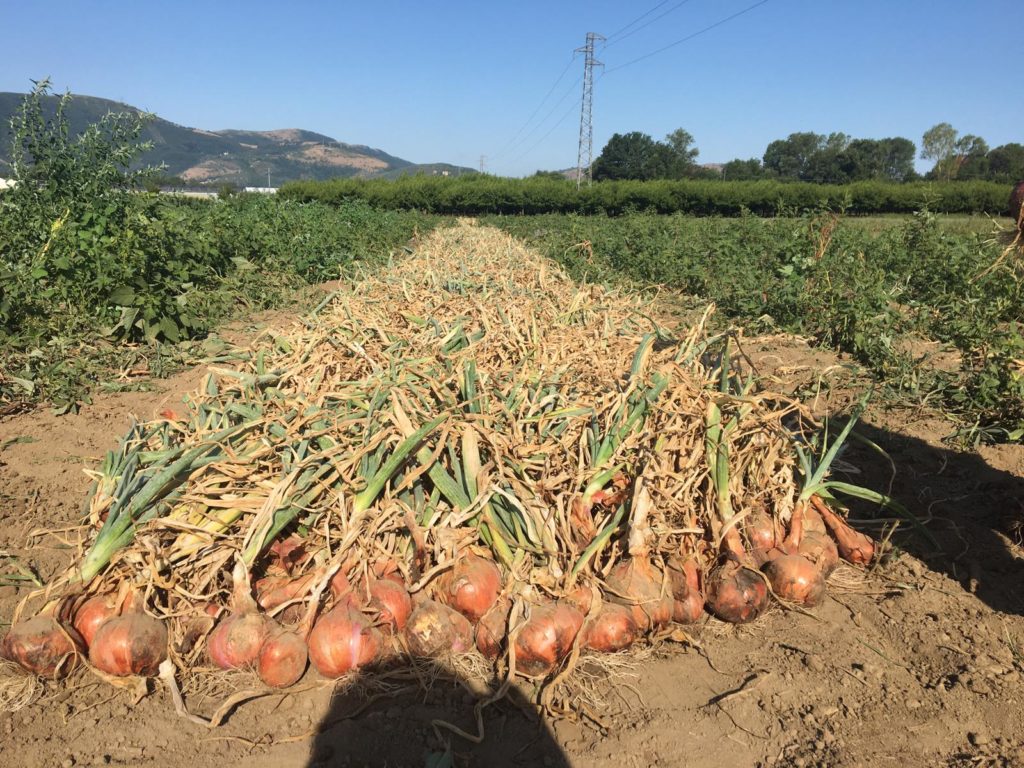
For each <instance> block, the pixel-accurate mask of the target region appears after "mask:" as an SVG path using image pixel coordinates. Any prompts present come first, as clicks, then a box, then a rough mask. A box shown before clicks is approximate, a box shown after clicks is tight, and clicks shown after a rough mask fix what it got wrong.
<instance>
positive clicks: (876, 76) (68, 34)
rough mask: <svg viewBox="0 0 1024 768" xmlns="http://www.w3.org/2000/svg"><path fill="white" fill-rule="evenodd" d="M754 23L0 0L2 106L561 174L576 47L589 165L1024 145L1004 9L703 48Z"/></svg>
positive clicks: (799, 23) (771, 35)
mask: <svg viewBox="0 0 1024 768" xmlns="http://www.w3.org/2000/svg"><path fill="white" fill-rule="evenodd" d="M755 2H756V0H684V1H683V2H681V3H680V2H679V0H667V1H666V2H659V0H635V1H634V2H623V1H622V0H619V1H613V0H589V1H586V2H584V1H583V0H518V1H516V2H508V1H507V0H506V1H504V2H495V1H493V0H475V1H467V0H433V1H432V2H431V1H429V0H428V1H423V0H420V1H419V2H413V1H412V0H408V1H406V2H401V1H400V0H373V1H372V2H366V1H365V0H362V1H360V2H348V1H345V2H342V1H340V0H339V1H337V2H302V1H301V0H297V1H296V2H269V1H257V0H248V1H247V2H238V1H235V0H204V1H203V2H195V1H194V0H171V1H167V2H155V1H148V2H147V1H145V0H143V1H141V2H140V1H138V0H136V1H135V2H127V1H117V0H93V1H92V2H85V0H78V1H75V0H49V1H45V2H40V3H35V2H25V1H24V0H0V19H3V24H4V30H5V31H4V34H3V35H2V39H3V49H2V51H0V91H25V90H27V89H28V88H29V85H30V84H29V80H30V79H38V78H40V77H43V76H46V75H49V76H51V77H52V78H53V81H54V84H55V86H56V89H57V90H60V91H62V90H64V89H65V88H67V89H70V90H71V91H72V92H73V93H75V92H77V93H83V94H88V95H93V96H103V97H107V98H112V99H117V100H119V101H124V102H127V103H129V104H132V105H134V106H138V107H142V108H144V109H148V110H150V111H153V112H156V113H157V114H159V115H160V116H161V117H163V118H166V119H168V120H172V121H174V122H176V123H181V124H184V125H188V126H193V127H198V128H207V129H219V128H245V129H256V130H261V129H272V128H305V129H308V130H313V131H317V132H320V133H324V134H327V135H329V136H332V137H334V138H336V139H338V140H340V141H346V142H350V143H356V144H369V145H371V146H374V147H378V148H380V149H383V150H385V151H386V152H389V153H391V154H394V155H397V156H399V157H403V158H405V159H407V160H411V161H413V162H452V163H457V164H460V165H469V166H473V167H476V166H478V165H479V162H480V156H481V155H485V156H486V160H485V163H486V166H485V167H486V169H487V170H488V171H490V172H494V173H500V174H510V175H524V174H529V173H532V172H533V171H534V170H536V169H538V168H543V169H556V168H565V167H569V166H574V165H575V164H576V142H577V136H578V132H579V101H580V93H581V85H580V83H579V78H580V77H581V75H582V71H583V63H582V59H581V58H580V57H577V58H576V59H575V60H573V49H574V48H576V47H578V46H580V45H582V44H583V42H584V37H585V35H586V33H587V32H589V31H593V32H598V33H602V34H604V35H606V36H608V38H609V40H608V43H607V45H606V46H603V47H602V46H598V51H597V57H598V59H599V60H600V61H602V62H604V64H605V67H604V69H605V73H604V74H603V75H601V74H599V75H598V79H597V82H596V85H595V89H594V111H593V115H594V153H595V156H596V154H597V153H598V152H599V151H600V148H601V147H602V146H603V145H604V143H605V142H606V141H607V139H608V138H609V137H610V136H611V134H612V133H615V132H619V133H624V132H627V131H634V130H636V131H643V132H644V133H648V134H651V135H652V136H654V137H655V138H662V137H663V136H664V135H665V134H667V133H668V132H670V131H672V130H674V129H675V128H678V127H683V128H685V129H686V130H688V131H690V133H692V134H693V135H694V137H695V138H696V143H697V146H698V147H699V149H700V158H699V160H700V161H701V162H724V161H726V160H729V159H731V158H734V157H744V158H746V157H760V156H761V155H762V154H763V152H764V148H765V146H766V145H767V144H768V142H769V141H771V140H773V139H776V138H783V137H785V136H786V135H787V134H789V133H791V132H794V131H816V132H819V133H829V132H831V131H843V132H845V133H848V134H851V135H853V136H855V137H865V138H882V137H886V136H906V137H907V138H910V139H912V140H913V141H914V142H915V143H918V144H920V140H921V134H922V133H923V132H924V131H925V130H927V129H928V128H929V127H930V126H932V125H934V124H935V123H938V122H942V121H946V122H950V123H952V124H953V126H954V127H956V128H957V129H958V130H959V131H960V132H961V133H974V134H977V135H980V136H982V137H983V138H985V139H986V140H987V141H988V142H989V144H990V145H991V146H997V145H999V144H1004V143H1006V142H1009V141H1017V142H1022V143H1024V75H1022V73H1021V70H1020V61H1021V34H1020V31H1021V23H1022V19H1024V14H1022V11H1021V7H1020V3H1019V0H766V1H765V2H763V3H762V4H760V5H757V7H754V8H752V9H751V10H749V11H747V12H746V13H742V14H741V15H739V16H737V17H736V18H733V19H731V20H728V21H725V22H724V23H722V24H721V25H720V26H717V27H715V28H713V29H710V30H708V31H706V32H701V30H704V29H706V28H707V27H709V26H710V25H713V24H715V23H717V22H719V21H721V20H723V19H727V18H728V17H730V16H732V15H733V14H737V13H740V12H743V11H744V10H745V9H748V8H750V7H751V6H753V5H754V4H755ZM652 9H654V10H652ZM648 12H649V13H648ZM645 13H646V14H647V15H646V16H644V14H645ZM638 17H642V18H639V21H637V23H635V24H633V25H632V26H627V25H629V24H630V23H631V22H633V21H634V20H636V19H638ZM659 17H660V18H659ZM624 27H625V29H623V28H624ZM620 30H621V31H620ZM616 32H618V34H615V33H616ZM694 33H698V34H697V35H696V36H695V37H693V38H692V39H689V40H685V41H684V42H682V43H680V44H679V45H676V46H674V47H672V48H669V49H668V50H666V51H664V52H662V53H658V54H655V55H653V56H650V57H649V58H645V59H643V60H641V61H636V62H635V63H630V62H633V61H634V60H636V59H637V58H638V57H641V56H644V55H645V54H648V53H650V52H652V51H655V50H657V49H659V48H662V47H664V46H667V45H669V44H671V43H673V42H675V41H677V40H682V39H684V38H686V37H688V36H690V35H694ZM562 73H564V75H563V76H562V78H561V80H558V78H559V76H560V74H562ZM556 80H557V85H555V83H556ZM552 86H555V87H554V89H553V90H552ZM548 93H551V95H550V97H549V98H548V99H547V101H545V102H543V103H542V100H543V98H544V97H545V95H546V94H548ZM563 96H564V99H563ZM538 107H539V108H538ZM531 115H534V117H533V119H532V120H529V118H530V117H531ZM919 165H920V166H921V167H922V168H923V167H926V166H925V164H919Z"/></svg>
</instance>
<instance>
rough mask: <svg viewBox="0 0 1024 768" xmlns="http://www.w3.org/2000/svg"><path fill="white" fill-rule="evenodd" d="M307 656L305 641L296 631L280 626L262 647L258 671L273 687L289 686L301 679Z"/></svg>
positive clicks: (262, 678) (271, 633)
mask: <svg viewBox="0 0 1024 768" xmlns="http://www.w3.org/2000/svg"><path fill="white" fill-rule="evenodd" d="M307 658H308V651H307V648H306V643H305V641H304V640H303V639H302V638H301V637H300V636H299V635H298V634H297V633H296V632H292V631H291V630H289V629H285V628H284V627H281V626H278V627H275V628H274V629H273V630H271V632H270V634H269V636H268V637H267V640H266V642H265V643H263V647H262V648H261V649H260V655H259V660H258V661H257V664H256V671H257V673H258V674H259V676H260V680H262V681H263V682H264V683H266V684H267V685H269V686H270V687H271V688H287V687H288V686H290V685H295V683H297V682H298V681H299V680H300V679H301V677H302V675H303V673H304V672H305V671H306V660H307Z"/></svg>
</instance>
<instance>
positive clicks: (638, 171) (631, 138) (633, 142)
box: [593, 131, 658, 180]
mask: <svg viewBox="0 0 1024 768" xmlns="http://www.w3.org/2000/svg"><path fill="white" fill-rule="evenodd" d="M657 154H658V149H657V142H655V141H654V139H652V138H651V137H650V136H648V135H647V134H646V133H640V132H639V131H633V132H631V133H625V134H620V133H616V134H613V135H612V137H611V138H610V139H608V143H607V144H605V145H604V149H602V150H601V154H600V155H598V157H597V159H596V160H595V161H594V171H593V172H594V179H595V180H602V179H612V180H614V179H651V178H654V173H655V165H656V163H657Z"/></svg>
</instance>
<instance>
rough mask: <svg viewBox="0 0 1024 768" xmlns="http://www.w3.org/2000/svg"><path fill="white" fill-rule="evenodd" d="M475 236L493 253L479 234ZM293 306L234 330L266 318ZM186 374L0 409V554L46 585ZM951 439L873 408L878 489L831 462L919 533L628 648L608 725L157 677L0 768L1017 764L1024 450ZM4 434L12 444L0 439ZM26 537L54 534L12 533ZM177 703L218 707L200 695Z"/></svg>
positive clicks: (809, 362) (445, 701) (84, 709)
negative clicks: (819, 588)
mask: <svg viewBox="0 0 1024 768" xmlns="http://www.w3.org/2000/svg"><path fill="white" fill-rule="evenodd" d="M459 226H460V227H464V228H465V230H466V231H465V232H463V233H462V234H463V237H464V241H465V243H466V247H473V243H474V237H475V236H476V235H475V234H474V232H477V233H479V234H480V235H481V236H482V235H483V234H484V230H483V228H474V227H470V225H469V224H468V223H462V224H460V225H459ZM486 234H487V238H488V241H489V242H493V241H494V237H495V235H494V233H493V231H492V232H489V233H486ZM438 236H441V235H440V233H434V234H432V235H430V236H428V237H426V238H424V240H423V242H422V244H421V245H420V249H421V250H427V251H429V249H430V247H431V242H432V238H434V237H438ZM480 243H481V247H482V243H483V240H481V241H480ZM510 245H511V243H510ZM299 309H300V308H296V310H297V311H298V310H299ZM289 316H290V315H289V313H287V312H285V313H276V314H273V315H268V316H262V317H259V318H255V319H254V322H255V325H256V326H264V325H284V324H286V322H287V318H288V317H289ZM292 316H293V315H292ZM250 336H251V329H250V330H239V329H236V330H235V332H234V340H236V341H242V342H244V341H245V339H246V338H247V337H250ZM746 351H747V353H748V354H749V355H750V357H751V359H753V360H754V361H755V363H756V364H757V365H758V367H759V368H760V370H761V372H762V373H763V374H764V375H765V376H767V377H769V378H770V380H771V381H772V386H774V387H777V388H778V389H781V390H784V391H789V392H796V391H801V392H804V393H807V392H818V393H819V396H818V400H817V402H816V403H815V406H816V408H817V410H818V411H819V412H820V413H822V414H827V413H830V412H836V411H839V410H841V409H842V408H843V407H845V406H847V405H848V404H849V403H850V402H851V401H853V400H854V399H856V397H857V393H858V392H859V391H860V388H859V387H858V385H857V381H856V379H855V377H854V376H852V375H851V374H850V366H849V365H847V364H846V362H845V361H843V360H840V359H839V358H837V357H836V356H835V355H833V354H831V353H829V352H826V351H822V350H818V349H812V348H810V347H808V346H807V345H806V344H805V343H803V342H802V341H800V340H798V339H793V338H791V337H771V338H767V337H766V338H760V339H748V340H747V342H746ZM201 375H202V371H201V370H198V369H192V370H188V371H184V372H182V373H179V374H177V375H176V376H173V377H171V378H170V379H167V380H165V381H162V382H154V383H155V384H156V386H157V387H158V389H157V390H156V391H151V392H146V393H121V394H113V395H101V396H98V397H97V398H96V400H95V402H94V403H93V404H92V405H90V406H86V407H84V408H83V409H82V410H81V412H80V413H78V414H76V415H72V416H64V417H55V416H52V415H51V414H50V413H49V412H48V411H46V410H37V411H34V412H31V413H27V414H21V415H15V416H9V417H6V418H2V419H0V445H3V444H5V443H6V447H5V448H3V449H0V468H2V470H3V474H2V476H0V477H2V479H0V551H2V552H7V553H10V554H13V555H17V556H19V557H21V558H23V559H24V560H25V561H26V562H29V563H31V564H32V565H33V567H35V568H37V569H38V571H39V572H40V574H41V575H42V576H43V578H48V577H51V576H52V575H53V574H55V573H57V572H59V571H60V570H61V569H62V568H63V567H64V566H65V565H66V563H67V562H68V560H69V551H68V549H67V545H66V544H65V543H63V542H62V537H61V536H60V534H59V530H60V529H61V527H62V526H72V525H74V524H75V522H76V520H77V517H78V514H79V509H80V506H81V503H82V500H83V499H84V497H85V493H86V490H87V486H88V478H87V477H86V475H85V474H84V473H83V469H85V468H87V467H88V466H90V465H91V464H93V463H95V462H96V461H97V460H98V458H99V457H100V456H101V454H102V452H103V451H104V450H105V449H107V448H108V447H110V446H112V445H114V444H115V442H116V440H117V438H118V437H119V436H120V435H121V434H122V433H123V432H124V430H125V429H126V428H127V426H128V423H129V421H128V420H129V417H130V416H132V415H136V416H138V417H141V418H147V417H149V416H151V415H153V414H155V413H156V412H158V411H159V410H161V409H162V408H165V407H168V406H171V407H173V405H174V404H176V403H177V402H179V401H180V399H181V397H182V396H183V395H184V394H185V393H186V392H188V391H189V390H191V389H193V388H194V387H195V386H196V385H197V384H198V382H199V379H200V377H201ZM949 430H950V426H949V423H948V422H946V421H945V420H944V419H943V418H942V417H941V414H935V413H930V412H927V411H921V412H910V411H906V410H894V409H890V408H886V407H885V406H884V405H883V404H878V405H875V406H872V408H871V410H870V411H869V413H868V416H867V418H866V419H865V427H864V430H863V431H864V432H865V434H866V435H867V436H868V437H870V438H871V439H872V440H874V441H875V442H876V443H878V444H879V445H881V446H882V447H883V448H885V449H886V450H887V451H888V452H889V454H890V455H891V457H892V459H893V461H894V463H895V465H896V468H897V470H898V471H897V472H896V474H895V477H893V476H892V473H891V471H890V466H889V464H888V462H887V460H886V459H884V458H882V457H880V456H879V454H877V453H875V452H873V451H871V450H870V449H868V448H866V447H861V448H858V449H857V450H855V451H854V452H853V455H852V457H851V458H850V462H851V466H850V467H848V470H849V471H854V466H856V467H858V468H859V471H860V472H861V476H860V477H859V479H858V482H863V483H865V484H868V485H872V486H873V487H881V488H885V487H890V486H891V488H892V492H893V494H894V495H895V496H896V497H897V498H899V499H900V500H901V501H902V502H903V503H904V504H905V505H906V506H908V507H909V508H910V509H911V511H913V512H914V513H915V514H917V515H918V516H919V517H921V518H922V519H926V520H928V521H930V523H929V529H930V530H931V531H932V535H933V536H934V538H935V541H934V542H928V541H927V540H926V539H925V538H924V537H922V536H921V535H920V534H913V535H909V534H905V533H904V532H905V530H906V526H904V527H903V528H902V529H900V531H899V532H898V533H897V535H896V536H895V537H894V539H893V541H894V543H895V544H896V548H895V551H894V555H893V556H892V557H891V559H890V561H889V562H888V563H887V564H885V565H883V566H882V567H880V568H878V569H877V570H876V571H874V572H873V573H872V574H871V575H870V577H869V578H868V579H866V580H865V579H863V578H861V577H860V575H859V574H857V573H855V572H853V571H852V570H850V569H847V570H841V571H840V572H838V573H837V575H836V576H835V577H834V580H833V584H832V588H831V590H830V595H831V596H830V597H829V598H828V599H827V601H826V602H825V604H824V605H823V606H821V607H820V608H818V609H816V610H814V611H813V612H810V613H798V612H791V611H789V612H783V611H782V610H781V609H774V610H772V611H771V612H770V613H769V614H768V615H766V616H765V617H763V618H762V619H761V620H759V621H758V622H756V623H755V624H753V625H750V626H746V627H741V628H735V627H730V626H727V625H723V624H721V623H718V622H709V623H707V624H705V625H703V626H700V627H698V628H697V629H696V630H694V631H693V633H692V635H693V640H694V641H695V642H694V643H680V644H678V645H677V644H672V643H666V644H663V645H660V646H658V647H656V648H653V649H650V650H647V651H643V652H641V653H639V654H637V655H636V656H635V657H634V659H633V661H632V663H631V664H628V665H626V666H624V667H623V668H622V669H618V670H616V671H615V674H616V678H615V685H614V687H613V689H612V694H613V695H609V696H608V697H607V700H606V707H605V708H604V709H603V710H602V711H600V712H595V715H596V716H597V718H596V719H599V720H600V721H601V722H602V724H603V726H604V727H599V726H597V725H596V724H595V723H593V722H590V723H577V722H571V721H568V720H562V721H557V722H554V723H553V724H551V725H545V724H540V723H537V722H536V721H534V720H532V719H531V718H529V717H527V716H526V715H525V714H523V709H522V708H521V707H518V706H516V705H517V704H518V703H521V702H520V701H519V699H520V698H521V696H520V694H519V693H518V692H513V693H512V694H511V695H510V696H509V697H508V698H507V699H506V700H505V701H503V702H500V703H499V704H496V705H494V706H492V707H490V708H488V709H487V710H485V714H484V718H483V728H484V730H483V739H482V741H481V743H480V744H474V743H473V742H471V741H469V740H466V739H462V738H458V737H452V736H451V734H450V732H448V731H445V730H443V726H439V725H437V721H439V720H444V721H447V722H450V723H452V724H454V725H456V726H458V727H460V728H462V729H464V730H465V731H469V732H475V731H476V723H475V722H474V718H473V708H472V702H473V697H472V695H471V694H470V693H468V692H467V691H466V690H465V689H464V688H462V687H460V686H458V685H455V684H451V683H446V682H442V681H435V682H434V683H433V684H432V685H431V686H429V687H428V688H426V689H420V690H416V691H414V692H409V691H405V692H403V691H401V690H398V689H396V690H389V689H387V688H383V687H379V688H378V689H377V694H378V698H376V699H374V700H373V701H371V703H370V704H369V705H368V706H366V705H365V700H364V699H359V700H355V699H353V698H351V697H350V696H349V695H347V694H345V693H344V692H342V693H338V694H334V695H332V690H331V688H330V687H327V686H325V685H321V684H317V683H316V682H315V681H313V682H311V683H310V684H309V685H308V686H305V687H304V688H300V689H299V690H298V691H296V692H292V693H289V694H287V695H273V696H267V697H264V698H257V699H254V700H252V701H250V702H247V703H244V704H242V705H241V706H240V707H238V708H237V709H236V710H235V711H234V712H233V713H232V714H231V715H230V717H229V718H228V720H227V722H226V723H225V724H224V725H222V726H221V727H220V728H217V729H210V730H208V729H206V728H202V727H200V726H197V725H195V724H192V723H190V722H187V721H185V720H182V719H179V718H178V717H176V716H175V714H174V711H173V708H172V706H171V703H170V700H169V698H168V696H167V694H166V692H165V691H164V690H163V689H162V688H161V687H160V685H159V684H157V685H156V686H151V694H150V695H149V696H147V697H144V698H142V699H141V700H140V701H138V702H137V703H133V697H132V694H131V692H129V691H122V690H118V689H114V688H110V687H109V686H106V685H103V684H100V683H98V682H96V681H93V680H90V679H89V678H80V679H79V680H78V684H77V685H76V686H72V687H60V686H50V685H47V686H45V687H44V688H43V690H41V691H38V692H37V693H36V695H35V697H34V699H33V700H32V702H31V703H29V704H27V705H26V706H24V707H23V708H20V709H17V710H15V711H4V712H2V713H0V764H2V765H4V766H28V767H30V768H36V767H37V766H38V767H42V766H62V767H63V768H71V766H91V765H97V766H99V765H132V766H135V765H140V766H182V765H188V766H192V767H193V768H206V767H207V766H211V767H213V766H216V767H217V768H225V767H226V766H240V767H241V766H244V767H245V768H270V767H271V766H295V767H299V766H335V765H336V766H347V765H352V766H356V765H374V766H378V765H379V766H384V765H388V766H405V765H408V766H423V765H425V764H433V765H443V764H444V763H443V762H434V763H428V762H427V760H428V759H435V760H436V758H438V757H439V754H440V751H441V749H442V744H443V741H442V738H441V737H442V736H444V737H445V738H447V739H449V740H450V743H451V746H452V749H453V751H454V755H455V765H463V764H465V765H481V766H489V765H494V766H506V765H509V766H513V765H515V766H520V765H521V766H532V765H540V766H563V765H564V766H569V765H571V766H580V767H582V766H598V767H599V768H604V767H607V768H612V766H615V767H618V766H695V767H697V768H705V767H707V768H710V767H711V766H721V765H730V766H790V765H792V766H848V767H850V768H852V767H853V766H867V765H872V766H876V765H890V764H891V765H899V766H901V767H902V768H916V767H917V766H1021V767H1022V768H1024V736H1022V734H1024V681H1022V673H1024V655H1022V654H1024V558H1022V552H1021V549H1020V548H1019V546H1018V545H1017V542H1015V541H1014V540H1013V539H1012V538H1011V537H1008V536H1007V535H1006V534H1005V533H1004V531H1006V530H1010V531H1013V530H1018V531H1019V530H1020V529H1019V527H1018V525H1019V524H1020V523H1021V521H1022V520H1024V513H1022V506H1021V504H1022V500H1024V488H1022V483H1024V448H1022V447H1021V446H1001V447H991V448H983V449H981V450H979V451H977V452H959V451H956V450H952V449H950V448H948V447H947V446H946V445H944V443H943V442H942V438H943V436H944V435H945V434H946V433H947V432H948V431H949ZM18 437H24V438H29V439H31V442H29V441H17V442H6V441H9V440H11V439H12V438H18ZM40 528H45V529H48V530H51V531H57V532H58V533H56V534H54V535H47V536H43V537H39V538H35V539H33V540H32V542H31V543H29V534H30V533H31V532H32V531H34V530H36V529H40ZM21 594H22V592H20V591H19V590H17V589H15V588H14V587H11V586H0V621H9V617H10V615H11V613H12V611H13V609H14V607H15V605H16V603H17V601H18V599H19V597H20V595H21ZM308 677H313V675H310V676H308ZM307 679H308V678H307ZM243 687H244V684H243ZM214 693H215V692H214V691H210V694H211V696H213V695H214ZM10 695H11V691H0V696H10ZM190 703H191V705H192V706H193V708H195V709H199V710H202V711H207V712H210V711H212V710H213V709H214V708H215V706H216V701H214V700H213V699H212V698H211V699H206V698H204V696H203V692H202V691H200V690H195V691H194V692H193V694H192V697H191V699H190ZM6 709H7V710H11V709H12V707H11V706H10V705H8V707H7V708H6Z"/></svg>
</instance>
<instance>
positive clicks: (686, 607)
mask: <svg viewBox="0 0 1024 768" xmlns="http://www.w3.org/2000/svg"><path fill="white" fill-rule="evenodd" d="M668 575H669V579H670V581H671V584H672V621H674V622H677V623H679V624H693V623H695V622H697V621H699V620H700V617H701V616H703V615H704V595H702V594H701V592H700V581H699V575H698V572H697V563H695V562H694V561H693V560H692V559H691V560H687V561H686V562H684V563H683V564H682V566H680V568H679V569H677V568H671V567H670V568H669V569H668Z"/></svg>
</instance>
